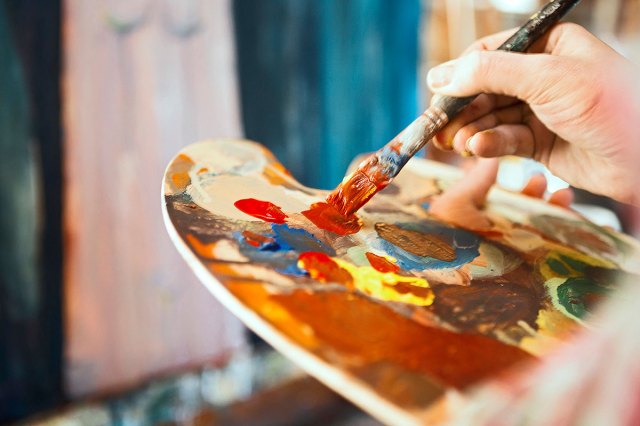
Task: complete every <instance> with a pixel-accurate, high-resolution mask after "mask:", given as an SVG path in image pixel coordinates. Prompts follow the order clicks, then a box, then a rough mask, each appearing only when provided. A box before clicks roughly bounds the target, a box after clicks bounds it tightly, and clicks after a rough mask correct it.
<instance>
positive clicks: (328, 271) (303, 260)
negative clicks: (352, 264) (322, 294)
mask: <svg viewBox="0 0 640 426" xmlns="http://www.w3.org/2000/svg"><path fill="white" fill-rule="evenodd" d="M298 266H299V267H300V268H301V269H304V270H305V271H307V272H309V275H311V278H313V279H314V280H318V281H322V282H334V283H338V284H343V285H345V286H347V287H348V288H352V287H353V277H352V276H351V274H350V273H349V272H348V271H347V270H345V269H343V268H341V267H340V266H339V265H338V264H337V263H336V262H334V261H333V260H332V259H331V258H330V257H329V256H327V255H326V254H324V253H318V252H305V253H302V254H301V255H300V257H299V258H298Z"/></svg>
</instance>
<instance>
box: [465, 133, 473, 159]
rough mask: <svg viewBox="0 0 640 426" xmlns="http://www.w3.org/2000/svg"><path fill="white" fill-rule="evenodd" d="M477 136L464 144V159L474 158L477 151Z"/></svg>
mask: <svg viewBox="0 0 640 426" xmlns="http://www.w3.org/2000/svg"><path fill="white" fill-rule="evenodd" d="M475 136H476V135H473V136H471V137H470V138H469V139H467V141H466V142H465V143H464V151H462V156H463V157H472V156H473V153H474V151H475V147H476V146H475V145H476V144H475V139H474V137H475Z"/></svg>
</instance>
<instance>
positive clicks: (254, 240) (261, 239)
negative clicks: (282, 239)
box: [242, 231, 275, 247]
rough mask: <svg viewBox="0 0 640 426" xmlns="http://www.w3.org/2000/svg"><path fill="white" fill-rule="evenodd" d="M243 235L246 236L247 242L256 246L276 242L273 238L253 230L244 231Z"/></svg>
mask: <svg viewBox="0 0 640 426" xmlns="http://www.w3.org/2000/svg"><path fill="white" fill-rule="evenodd" d="M242 236H243V237H244V240H245V241H246V242H247V244H249V245H252V246H254V247H262V246H264V245H267V244H270V243H273V242H275V240H274V239H273V238H270V237H265V236H263V235H260V234H256V233H255V232H251V231H242Z"/></svg>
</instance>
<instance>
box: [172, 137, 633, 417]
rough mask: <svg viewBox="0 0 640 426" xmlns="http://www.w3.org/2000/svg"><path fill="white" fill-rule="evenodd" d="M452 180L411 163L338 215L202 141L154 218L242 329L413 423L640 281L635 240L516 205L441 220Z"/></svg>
mask: <svg viewBox="0 0 640 426" xmlns="http://www.w3.org/2000/svg"><path fill="white" fill-rule="evenodd" d="M458 178H459V172H458V170H457V169H454V168H451V167H448V166H444V165H441V164H438V163H432V162H428V161H426V160H422V159H413V160H411V161H410V162H409V163H408V164H407V166H406V167H405V168H404V171H403V173H402V174H400V175H399V176H398V177H397V178H396V179H395V180H394V181H393V183H392V184H391V185H389V186H388V187H387V188H385V189H384V190H383V191H382V192H381V193H380V194H379V195H378V196H376V197H374V198H373V199H372V200H371V201H370V202H369V203H368V204H367V205H366V206H365V207H364V208H363V209H361V210H360V211H359V212H358V214H357V215H351V216H347V217H344V216H342V215H340V214H339V213H338V212H337V211H336V210H335V209H334V208H333V207H332V206H330V205H329V204H327V203H325V202H324V199H325V197H326V192H325V191H320V190H315V189H311V188H307V187H304V186H302V185H300V184H299V183H298V182H296V181H295V179H293V178H292V177H291V176H290V175H289V173H288V172H287V171H286V170H285V169H284V167H283V166H282V165H281V164H280V163H278V161H277V160H276V159H275V158H274V157H273V155H272V154H271V153H270V152H269V151H267V150H266V149H265V148H264V147H262V146H260V145H258V144H256V143H253V142H249V141H235V140H234V141H231V140H220V141H211V142H202V143H198V144H194V145H192V146H190V147H187V148H186V149H185V150H183V151H182V152H181V153H180V154H179V155H178V156H177V157H176V158H175V159H174V160H173V161H172V162H171V164H169V167H168V168H167V171H166V174H165V180H164V215H165V220H166V224H167V229H168V231H169V234H170V235H171V237H172V239H173V241H174V243H175V245H176V247H177V248H178V250H179V251H180V252H181V254H182V255H183V256H184V258H185V259H186V260H187V262H188V263H189V265H190V266H191V268H192V269H193V270H194V272H195V273H196V274H197V275H198V276H199V277H200V279H201V280H202V282H203V283H204V284H205V285H206V286H207V287H208V288H209V289H210V290H211V292H212V293H213V294H214V295H215V296H216V297H218V298H219V299H220V300H221V301H222V302H223V303H224V304H225V305H226V306H227V307H228V308H229V309H230V310H231V311H232V312H233V313H234V314H236V315H237V316H238V317H239V318H240V319H241V320H242V321H243V322H244V323H245V324H246V325H248V326H249V327H250V328H252V329H253V330H254V331H255V332H257V333H258V334H259V335H261V336H262V337H263V338H264V339H265V340H267V341H268V342H269V343H271V344H272V345H273V346H274V347H275V348H276V349H278V350H279V351H281V352H283V353H284V354H285V355H287V356H289V357H290V358H291V359H292V360H293V361H294V362H296V363H298V364H299V365H300V366H302V367H303V368H304V369H306V370H307V371H308V372H309V373H310V374H312V375H314V376H316V377H317V378H318V379H320V380H321V381H323V382H324V383H326V384H327V385H329V386H330V387H332V388H333V389H335V390H336V391H337V392H339V393H341V394H343V395H344V396H345V397H347V398H349V399H351V400H352V401H354V402H355V403H356V404H358V405H360V406H361V407H362V408H363V409H365V410H367V411H369V412H370V413H371V414H373V415H375V416H377V417H378V418H380V419H381V420H383V421H385V422H387V423H392V424H420V423H422V422H424V421H427V420H428V419H433V416H436V415H437V413H435V411H434V408H433V407H434V402H436V401H437V400H439V399H440V398H442V397H444V396H445V395H451V394H452V392H454V391H464V390H465V389H467V388H468V387H469V386H471V385H473V384H477V383H479V382H481V381H483V380H487V379H491V378H492V377H495V376H496V375H497V374H498V373H500V372H501V371H504V370H505V369H507V368H510V367H513V368H516V369H522V368H526V364H525V365H524V366H523V364H521V362H523V361H534V360H535V358H536V356H539V355H541V354H544V353H545V352H546V351H548V350H549V348H552V347H553V346H554V345H555V344H556V343H557V342H558V341H560V340H561V339H565V338H567V337H569V336H570V335H571V334H573V333H575V332H576V331H577V330H579V329H580V328H581V327H584V326H587V327H589V326H590V324H589V319H590V313H591V312H592V310H593V308H594V306H595V305H596V304H597V303H598V300H599V299H601V298H603V297H604V296H606V294H607V293H608V292H610V291H612V289H614V287H615V284H616V282H617V279H618V278H619V277H621V276H624V275H629V274H638V273H640V270H639V267H638V262H637V261H635V259H637V258H636V255H637V253H638V247H637V245H636V243H635V241H634V240H632V239H630V238H629V237H627V236H625V235H622V234H618V233H614V232H612V231H608V230H604V229H601V228H599V227H597V226H595V225H593V224H591V223H589V222H588V221H586V220H584V219H583V218H581V217H579V216H577V215H576V214H574V213H572V212H570V211H567V210H563V209H560V208H556V207H553V206H549V205H546V204H544V203H543V202H541V201H538V200H534V199H531V198H528V197H525V196H521V195H519V194H512V193H508V192H506V191H501V190H499V189H494V190H492V192H491V193H490V196H489V200H488V202H487V205H486V217H487V218H488V223H490V224H491V225H490V226H489V227H487V226H482V227H479V226H476V225H477V224H476V223H472V222H471V223H464V221H460V220H456V221H455V222H454V223H455V225H454V224H453V223H447V222H446V221H444V220H442V218H443V217H445V218H446V215H441V214H440V215H438V216H435V215H433V214H432V213H430V211H429V207H430V204H431V203H433V202H434V201H436V200H437V199H438V198H439V197H440V194H441V192H442V191H443V190H444V189H446V188H447V187H449V186H451V185H452V184H453V183H454V182H455V181H456V180H457V179H458ZM451 206H452V207H451V208H452V209H453V208H456V207H455V203H452V204H451ZM440 210H442V207H440ZM470 217H471V216H470ZM534 362H535V361H534Z"/></svg>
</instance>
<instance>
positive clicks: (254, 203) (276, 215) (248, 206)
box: [233, 198, 287, 223]
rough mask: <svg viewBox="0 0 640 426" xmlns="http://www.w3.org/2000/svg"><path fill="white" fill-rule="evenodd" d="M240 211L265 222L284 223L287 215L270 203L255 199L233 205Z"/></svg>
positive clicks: (246, 199) (240, 201)
mask: <svg viewBox="0 0 640 426" xmlns="http://www.w3.org/2000/svg"><path fill="white" fill-rule="evenodd" d="M233 205H234V206H236V208H237V209H238V210H240V211H241V212H243V213H246V214H248V215H249V216H253V217H255V218H258V219H261V220H264V221H265V222H272V223H284V222H285V219H286V218H287V215H286V214H284V212H283V211H282V210H281V209H280V207H278V206H276V205H275V204H273V203H270V202H269V201H261V200H256V199H255V198H245V199H242V200H238V201H236V202H235V203H233Z"/></svg>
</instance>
